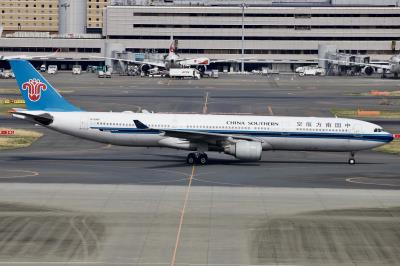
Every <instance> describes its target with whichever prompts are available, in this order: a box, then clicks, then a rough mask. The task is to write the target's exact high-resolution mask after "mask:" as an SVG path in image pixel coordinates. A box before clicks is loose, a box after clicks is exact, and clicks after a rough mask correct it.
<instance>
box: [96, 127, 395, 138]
mask: <svg viewBox="0 0 400 266" xmlns="http://www.w3.org/2000/svg"><path fill="white" fill-rule="evenodd" d="M91 128H92V129H99V130H100V131H110V132H111V133H120V134H159V133H160V132H161V131H162V130H157V129H137V128H106V127H91ZM174 130H176V131H194V132H200V133H202V132H203V133H215V134H230V135H244V136H250V137H280V138H316V139H348V140H364V141H375V142H390V141H392V140H393V137H392V135H389V134H388V135H379V134H348V133H322V132H280V131H238V130H191V129H174Z"/></svg>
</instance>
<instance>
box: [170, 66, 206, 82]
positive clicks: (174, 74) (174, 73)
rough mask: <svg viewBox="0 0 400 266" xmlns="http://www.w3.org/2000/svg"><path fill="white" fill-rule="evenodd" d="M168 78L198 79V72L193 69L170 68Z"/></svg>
mask: <svg viewBox="0 0 400 266" xmlns="http://www.w3.org/2000/svg"><path fill="white" fill-rule="evenodd" d="M169 76H170V77H171V78H181V79H183V78H192V79H200V72H199V71H198V70H197V69H195V68H170V70H169Z"/></svg>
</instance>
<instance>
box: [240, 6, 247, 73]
mask: <svg viewBox="0 0 400 266" xmlns="http://www.w3.org/2000/svg"><path fill="white" fill-rule="evenodd" d="M240 6H241V8H242V60H241V61H242V65H241V72H242V73H244V9H245V8H247V5H246V3H244V2H243V3H242V4H241V5H240Z"/></svg>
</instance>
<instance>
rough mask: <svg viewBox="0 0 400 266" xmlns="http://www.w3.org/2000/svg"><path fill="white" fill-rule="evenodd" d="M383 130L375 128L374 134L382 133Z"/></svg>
mask: <svg viewBox="0 0 400 266" xmlns="http://www.w3.org/2000/svg"><path fill="white" fill-rule="evenodd" d="M382 131H383V130H382V128H375V129H374V132H382Z"/></svg>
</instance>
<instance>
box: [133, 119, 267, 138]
mask: <svg viewBox="0 0 400 266" xmlns="http://www.w3.org/2000/svg"><path fill="white" fill-rule="evenodd" d="M133 122H134V123H135V125H136V128H138V129H143V130H155V129H152V128H149V127H148V126H146V125H145V124H143V123H142V122H140V121H139V120H134V121H133ZM159 131H160V132H161V133H163V134H164V136H167V137H173V138H179V139H187V140H189V141H195V142H207V143H209V142H217V141H233V140H247V141H258V142H263V141H262V140H261V139H258V138H252V137H248V136H243V135H236V134H219V133H209V132H202V131H192V130H178V129H161V130H159Z"/></svg>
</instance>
